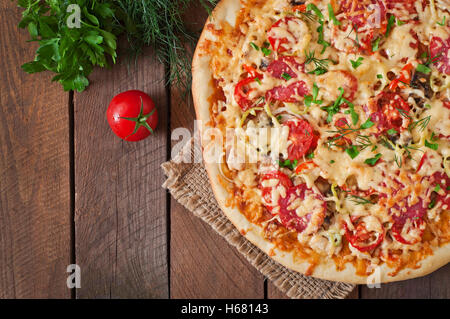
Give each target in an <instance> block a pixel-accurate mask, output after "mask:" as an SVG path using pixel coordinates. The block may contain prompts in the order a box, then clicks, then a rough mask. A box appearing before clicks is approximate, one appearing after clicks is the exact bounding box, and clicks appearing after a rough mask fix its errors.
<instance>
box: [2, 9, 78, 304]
mask: <svg viewBox="0 0 450 319" xmlns="http://www.w3.org/2000/svg"><path fill="white" fill-rule="evenodd" d="M20 17H21V11H20V10H19V9H17V8H16V3H15V2H11V1H2V2H0V29H1V30H2V40H1V41H0V60H1V61H2V67H1V68H0V79H2V80H1V82H0V298H69V297H70V290H69V289H68V288H67V285H66V279H67V276H68V274H67V273H66V269H67V266H68V265H69V264H70V182H69V118H68V116H69V108H68V105H69V103H68V97H69V95H68V93H65V92H64V91H63V90H62V87H61V86H60V85H59V84H56V83H51V81H50V80H51V74H48V73H43V74H38V75H28V74H26V73H25V72H23V71H22V70H21V68H20V66H21V65H22V64H23V63H24V62H28V61H31V60H33V58H34V51H35V50H36V46H35V45H32V44H30V43H27V42H26V41H27V40H28V39H29V37H28V35H27V32H26V31H24V30H19V29H18V27H17V24H18V22H19V20H20Z"/></svg>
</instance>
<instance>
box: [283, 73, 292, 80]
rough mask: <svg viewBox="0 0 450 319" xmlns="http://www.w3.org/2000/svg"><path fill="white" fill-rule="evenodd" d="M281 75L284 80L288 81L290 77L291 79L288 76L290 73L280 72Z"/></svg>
mask: <svg viewBox="0 0 450 319" xmlns="http://www.w3.org/2000/svg"><path fill="white" fill-rule="evenodd" d="M281 77H282V78H283V79H285V80H286V81H289V80H290V79H292V76H290V75H289V74H287V73H283V74H281Z"/></svg>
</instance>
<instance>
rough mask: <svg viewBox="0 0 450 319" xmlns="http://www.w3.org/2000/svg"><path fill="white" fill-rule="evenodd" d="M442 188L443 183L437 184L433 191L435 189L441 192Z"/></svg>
mask: <svg viewBox="0 0 450 319" xmlns="http://www.w3.org/2000/svg"><path fill="white" fill-rule="evenodd" d="M440 190H441V185H439V184H436V187H435V188H434V189H433V191H435V192H436V193H437V192H439V191H440Z"/></svg>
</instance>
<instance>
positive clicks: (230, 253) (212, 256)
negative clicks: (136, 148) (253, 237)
mask: <svg viewBox="0 0 450 319" xmlns="http://www.w3.org/2000/svg"><path fill="white" fill-rule="evenodd" d="M171 102H172V103H171V130H172V131H173V130H174V129H176V128H180V127H183V128H187V129H189V130H190V131H191V132H192V131H193V124H194V119H195V114H194V109H193V106H192V101H188V103H186V101H185V100H184V99H183V98H181V97H180V94H179V91H178V90H177V89H176V88H175V87H173V88H172V94H171ZM177 142H178V140H175V139H174V140H172V144H173V145H174V144H176V143H177ZM170 203H171V204H170V206H171V214H170V216H171V217H170V220H171V240H170V292H171V297H172V298H263V297H264V284H263V280H264V278H263V276H262V275H261V274H260V273H259V272H258V271H257V270H256V269H255V268H253V267H252V266H251V265H250V264H249V263H248V262H247V260H246V259H245V258H244V257H243V256H242V255H240V253H239V252H237V250H236V249H235V248H233V247H231V246H230V245H229V244H228V243H227V242H226V241H225V239H223V238H222V237H221V236H219V235H218V234H217V233H216V232H215V231H214V230H213V229H212V228H211V227H210V226H209V225H207V224H205V223H204V222H203V221H202V220H200V219H199V218H197V217H195V216H194V215H193V214H192V213H190V212H189V211H187V210H186V209H185V208H184V207H183V206H181V205H180V204H178V203H177V202H176V201H175V200H174V199H173V198H172V199H171V202H170Z"/></svg>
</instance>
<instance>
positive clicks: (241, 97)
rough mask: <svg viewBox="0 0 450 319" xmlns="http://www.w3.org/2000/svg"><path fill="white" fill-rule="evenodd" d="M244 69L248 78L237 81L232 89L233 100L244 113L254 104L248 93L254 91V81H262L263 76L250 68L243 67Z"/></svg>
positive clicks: (255, 83) (255, 82)
mask: <svg viewBox="0 0 450 319" xmlns="http://www.w3.org/2000/svg"><path fill="white" fill-rule="evenodd" d="M244 69H245V70H246V72H247V73H248V75H249V77H248V78H245V79H243V80H241V81H239V82H238V84H236V86H235V88H234V99H235V100H236V103H237V104H238V105H239V106H240V107H241V109H242V110H243V111H244V112H245V111H247V109H249V108H251V107H252V106H253V104H254V103H255V101H254V100H252V99H251V98H250V92H252V91H253V90H254V89H255V88H254V86H255V85H258V83H257V80H256V79H259V80H262V79H263V75H262V74H259V73H258V72H256V70H255V69H254V68H253V67H251V66H247V65H244ZM252 86H253V87H252ZM255 106H256V105H255Z"/></svg>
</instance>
